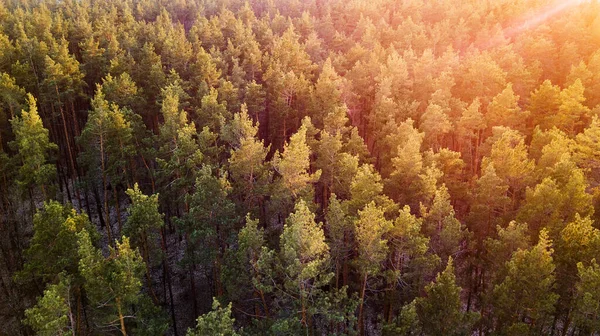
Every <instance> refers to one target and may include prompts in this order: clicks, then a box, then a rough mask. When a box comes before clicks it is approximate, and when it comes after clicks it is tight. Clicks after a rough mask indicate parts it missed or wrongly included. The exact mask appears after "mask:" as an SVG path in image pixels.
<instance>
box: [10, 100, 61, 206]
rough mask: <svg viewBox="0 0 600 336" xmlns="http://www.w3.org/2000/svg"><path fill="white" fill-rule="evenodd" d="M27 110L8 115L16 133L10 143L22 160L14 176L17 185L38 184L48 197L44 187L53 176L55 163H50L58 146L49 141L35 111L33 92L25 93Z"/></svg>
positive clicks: (29, 187) (29, 185)
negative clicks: (10, 116) (16, 174)
mask: <svg viewBox="0 0 600 336" xmlns="http://www.w3.org/2000/svg"><path fill="white" fill-rule="evenodd" d="M27 99H28V103H29V111H25V110H23V111H21V116H20V117H19V116H15V117H13V118H12V119H11V126H12V129H13V133H14V135H15V140H14V141H13V142H12V146H13V147H14V149H15V150H16V151H17V152H18V156H17V158H18V160H19V161H21V165H20V167H19V173H18V177H17V183H18V185H19V186H20V187H21V188H23V189H26V190H31V189H33V187H34V186H39V187H40V189H41V191H42V193H43V194H44V198H46V197H49V196H50V195H49V194H47V190H46V187H47V186H49V185H50V184H51V183H52V182H53V181H54V179H55V178H56V167H55V165H54V164H52V163H49V162H48V161H50V159H51V157H52V154H53V152H54V151H56V150H58V146H57V145H55V144H54V143H52V142H50V138H49V135H48V130H47V129H46V128H44V125H43V123H42V119H41V118H40V116H39V114H38V112H37V106H36V101H35V98H34V97H33V95H31V94H28V95H27Z"/></svg>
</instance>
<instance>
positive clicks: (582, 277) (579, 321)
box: [573, 259, 600, 334]
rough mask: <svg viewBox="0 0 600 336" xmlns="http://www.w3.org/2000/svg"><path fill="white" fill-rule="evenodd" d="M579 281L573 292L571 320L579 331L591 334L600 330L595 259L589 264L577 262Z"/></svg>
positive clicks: (599, 277) (599, 281) (599, 271)
mask: <svg viewBox="0 0 600 336" xmlns="http://www.w3.org/2000/svg"><path fill="white" fill-rule="evenodd" d="M577 271H578V274H579V281H578V283H577V291H576V294H575V297H576V302H575V311H574V314H573V315H574V317H573V320H574V322H575V324H576V325H577V327H578V328H580V330H581V332H583V333H589V334H593V333H595V332H598V330H600V324H599V320H598V314H599V313H600V306H599V302H600V298H598V293H599V292H598V290H599V289H600V266H598V264H597V263H596V259H592V260H591V262H590V266H588V267H586V266H584V263H582V262H579V263H578V264H577Z"/></svg>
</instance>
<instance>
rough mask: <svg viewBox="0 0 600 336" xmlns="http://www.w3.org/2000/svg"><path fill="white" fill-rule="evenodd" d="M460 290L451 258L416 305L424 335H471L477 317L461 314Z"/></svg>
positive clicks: (426, 288)
mask: <svg viewBox="0 0 600 336" xmlns="http://www.w3.org/2000/svg"><path fill="white" fill-rule="evenodd" d="M460 292H461V288H460V287H459V286H458V285H457V284H456V276H455V275H454V265H453V261H452V258H449V259H448V264H447V265H446V268H445V269H444V271H443V272H441V273H438V275H437V277H436V279H435V282H432V283H431V284H429V285H427V286H426V287H425V293H426V296H425V297H422V298H418V299H417V300H416V303H415V306H416V311H417V315H418V317H419V321H420V324H421V328H422V330H423V333H424V334H425V335H469V334H470V333H471V330H470V329H471V328H472V325H473V323H474V322H476V320H477V315H476V314H468V313H463V312H462V307H461V301H460Z"/></svg>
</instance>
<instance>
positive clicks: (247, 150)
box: [222, 105, 272, 214]
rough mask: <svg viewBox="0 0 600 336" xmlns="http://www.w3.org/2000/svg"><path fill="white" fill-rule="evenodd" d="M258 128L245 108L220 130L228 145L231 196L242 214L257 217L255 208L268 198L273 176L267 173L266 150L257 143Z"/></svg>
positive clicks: (267, 150) (258, 141)
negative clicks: (243, 211) (269, 185)
mask: <svg viewBox="0 0 600 336" xmlns="http://www.w3.org/2000/svg"><path fill="white" fill-rule="evenodd" d="M258 129H259V125H258V124H254V123H252V121H251V120H250V117H249V115H248V110H247V109H246V106H245V105H242V109H241V111H240V113H238V114H236V115H235V116H234V118H233V120H232V123H231V124H229V125H226V127H224V129H223V135H222V138H223V139H225V140H226V141H228V142H229V143H230V146H231V147H232V148H231V151H230V154H231V156H230V157H229V160H228V161H229V172H230V174H231V181H232V187H233V190H232V194H233V195H235V196H234V197H236V198H237V199H239V201H240V203H241V204H242V205H243V209H244V210H245V212H252V213H254V214H258V212H259V211H258V210H259V209H258V207H259V206H261V205H262V204H263V202H264V198H265V196H266V195H267V194H268V184H269V181H270V180H271V177H272V173H271V172H270V171H269V164H268V163H267V160H266V158H267V154H268V152H269V149H270V148H269V147H265V146H264V144H263V142H262V141H260V140H258V139H257V138H256V137H257V136H258Z"/></svg>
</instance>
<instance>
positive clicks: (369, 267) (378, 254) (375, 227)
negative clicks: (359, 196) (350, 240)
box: [354, 201, 392, 333]
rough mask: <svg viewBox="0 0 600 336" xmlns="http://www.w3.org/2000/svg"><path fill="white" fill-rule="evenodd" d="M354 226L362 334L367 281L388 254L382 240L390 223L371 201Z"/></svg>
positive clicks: (385, 244) (377, 270)
mask: <svg viewBox="0 0 600 336" xmlns="http://www.w3.org/2000/svg"><path fill="white" fill-rule="evenodd" d="M354 225H355V232H356V244H357V250H358V256H357V259H356V263H357V267H358V270H359V272H360V274H361V278H362V279H361V282H362V283H361V289H360V305H359V310H358V326H359V332H361V333H362V332H363V331H362V328H363V326H364V324H363V323H364V321H363V318H364V316H363V310H364V305H365V300H366V296H365V295H366V290H367V281H368V280H369V277H372V276H375V275H377V274H378V273H379V272H380V271H381V267H382V262H383V261H384V260H385V257H386V255H387V252H388V245H387V243H388V242H387V240H386V239H384V235H385V234H386V233H387V232H388V231H389V230H390V229H391V227H392V223H390V222H389V221H388V220H387V219H385V216H384V212H383V209H382V208H381V207H378V206H376V205H375V202H373V201H371V202H370V203H368V204H367V205H366V206H365V207H364V209H362V210H359V211H358V218H357V219H356V221H355V222H354Z"/></svg>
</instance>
